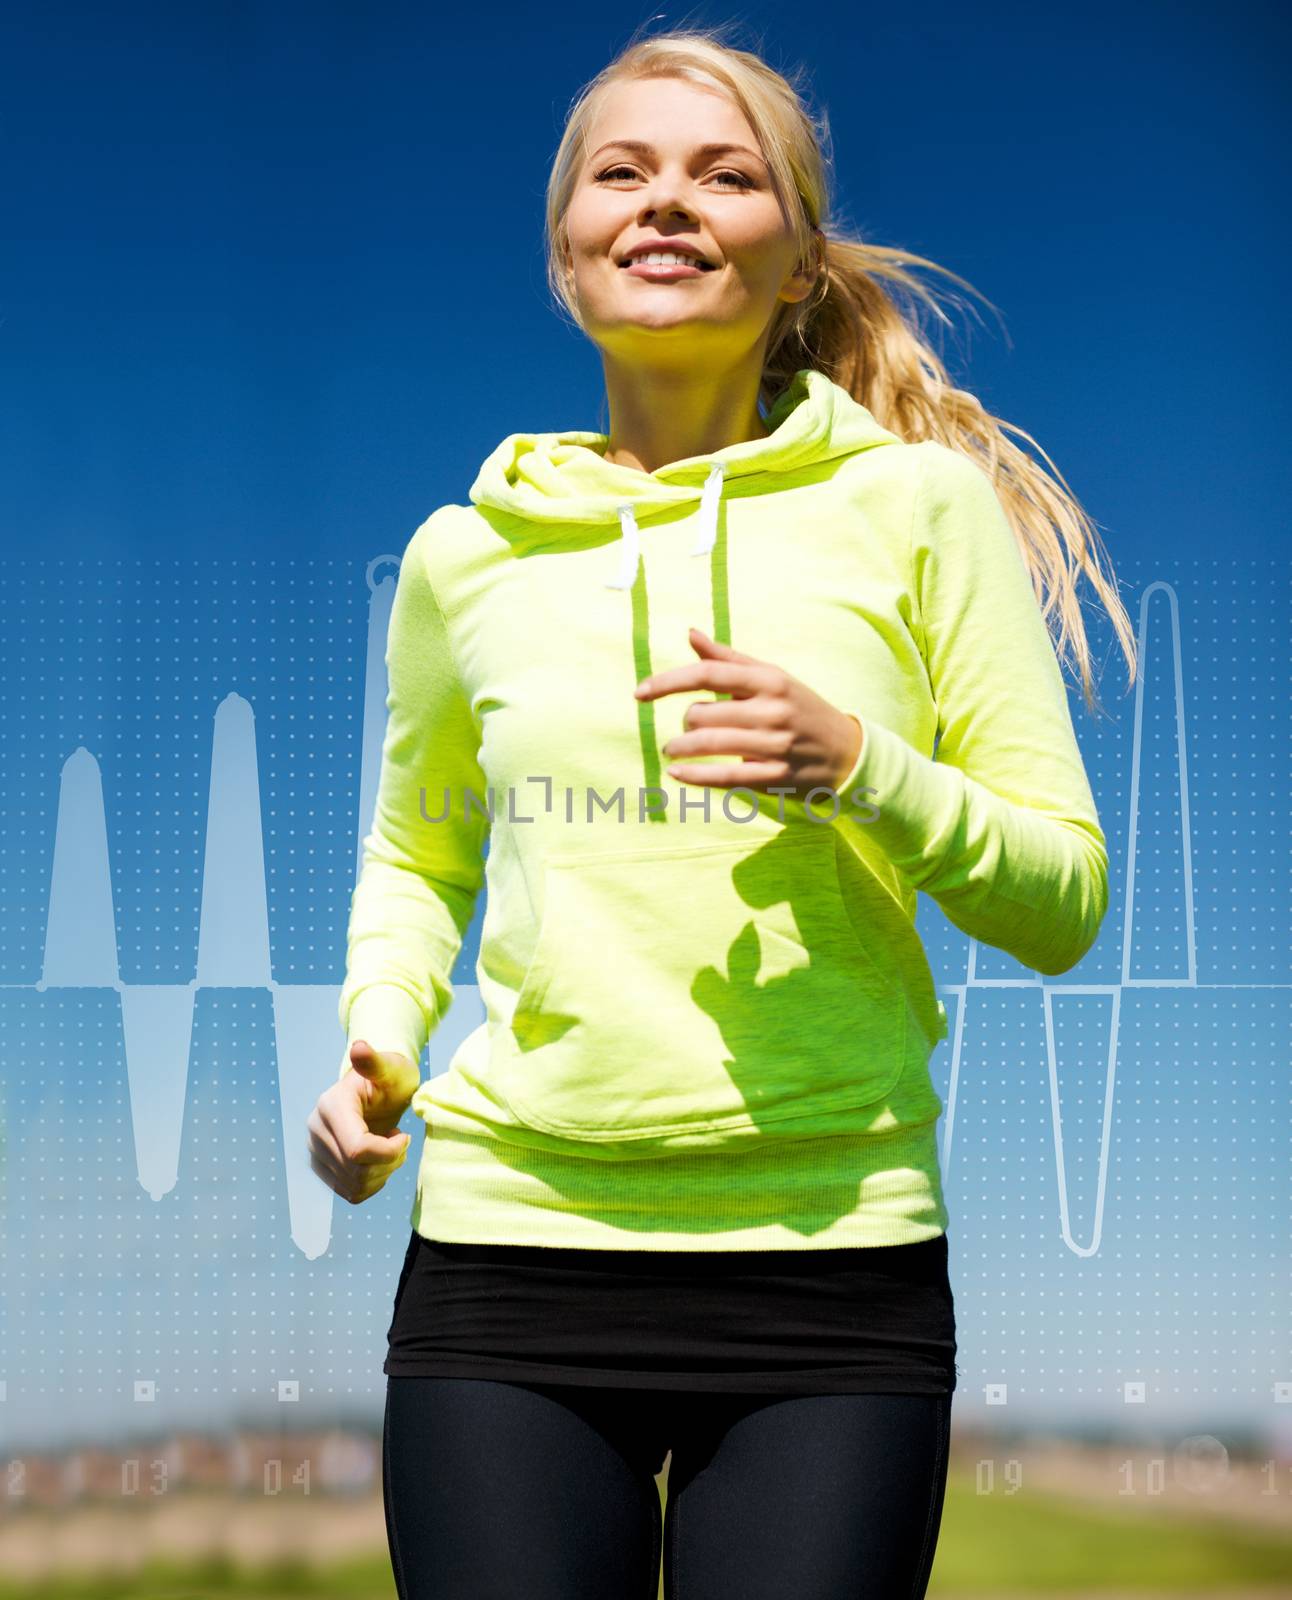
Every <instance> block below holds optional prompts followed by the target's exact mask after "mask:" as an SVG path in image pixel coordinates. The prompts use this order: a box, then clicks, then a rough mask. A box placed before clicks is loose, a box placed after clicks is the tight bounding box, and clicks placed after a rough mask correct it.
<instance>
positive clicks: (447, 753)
mask: <svg viewBox="0 0 1292 1600" xmlns="http://www.w3.org/2000/svg"><path fill="white" fill-rule="evenodd" d="M434 523H435V518H434V515H432V516H431V517H429V518H428V519H427V520H426V521H425V522H424V523H423V524H422V525H421V527H420V528H418V530H417V532H416V533H414V535H413V537H412V538H411V539H410V540H409V543H408V547H407V549H406V550H405V551H404V557H403V561H402V563H401V565H400V569H399V582H398V584H397V586H396V589H395V600H394V605H393V607H392V609H391V615H390V626H389V630H388V633H387V637H386V674H387V680H388V683H389V692H388V694H387V697H386V708H387V713H388V717H387V723H386V736H385V740H384V742H383V745H382V754H381V776H380V778H379V780H378V785H377V798H376V804H375V807H374V811H373V822H372V829H371V831H370V832H369V833H368V835H367V837H366V838H365V839H364V844H363V869H362V871H361V873H360V875H359V881H358V883H357V885H356V886H355V889H354V893H353V895H352V897H351V902H350V918H349V925H348V930H347V940H346V944H347V948H346V974H345V981H344V983H343V984H342V987H341V998H340V1005H339V1008H338V1010H339V1015H340V1019H341V1026H342V1028H344V1029H345V1030H346V1044H347V1050H346V1057H345V1059H344V1060H343V1062H342V1066H341V1072H340V1074H339V1076H341V1077H344V1075H345V1073H346V1072H347V1071H348V1070H349V1044H350V1042H351V1041H353V1040H354V1039H366V1040H367V1042H368V1043H369V1044H370V1045H372V1046H373V1048H374V1049H375V1050H378V1051H383V1050H390V1051H398V1052H399V1053H401V1054H402V1055H405V1056H407V1057H408V1059H409V1060H410V1061H412V1062H414V1063H417V1062H418V1061H420V1060H421V1055H422V1050H423V1048H424V1046H425V1044H426V1041H427V1039H428V1038H429V1037H430V1035H431V1033H432V1032H433V1031H434V1029H435V1027H436V1024H437V1023H438V1021H439V1019H440V1018H441V1017H442V1016H443V1015H444V1013H445V1012H446V1011H447V1010H448V1008H449V1006H450V1005H451V1004H452V999H453V985H452V981H451V977H450V974H451V973H452V970H453V963H454V961H455V959H456V958H457V954H458V951H459V950H460V949H461V947H462V941H463V939H464V938H465V937H466V931H467V928H468V927H469V926H470V923H471V917H472V915H473V913H474V910H475V902H476V897H477V895H478V894H479V892H480V887H481V884H482V883H483V881H484V856H483V849H484V842H485V839H486V837H487V835H488V832H489V819H488V817H487V816H486V815H485V814H484V812H483V809H482V808H483V804H484V801H485V798H486V782H485V776H484V773H483V772H482V771H481V769H480V766H479V763H478V760H477V752H478V749H479V734H478V730H477V727H476V724H475V720H474V718H473V716H472V712H471V706H470V703H469V701H468V699H467V696H466V694H465V692H464V690H463V688H462V685H461V683H460V681H459V678H458V673H457V667H456V664H455V662H454V659H453V652H452V648H451V645H450V642H449V638H448V633H447V629H446V624H445V620H444V615H443V613H442V611H441V610H440V607H439V602H438V601H437V599H436V596H435V592H434V589H433V588H432V586H431V581H430V576H429V573H428V570H427V561H426V543H427V541H428V540H429V539H431V538H433V537H434ZM446 787H447V789H448V791H449V795H448V799H449V808H448V813H447V816H446V817H445V820H443V821H440V822H434V821H430V822H428V821H427V820H426V817H428V816H429V817H432V818H434V817H438V816H440V815H441V814H442V813H443V812H444V811H445V793H444V791H445V789H446ZM467 788H470V789H471V790H472V791H473V792H474V794H475V795H476V796H477V797H478V798H479V802H480V804H476V803H475V802H474V801H473V802H472V804H471V807H470V819H469V820H465V819H464V803H465V801H464V791H465V790H466V789H467Z"/></svg>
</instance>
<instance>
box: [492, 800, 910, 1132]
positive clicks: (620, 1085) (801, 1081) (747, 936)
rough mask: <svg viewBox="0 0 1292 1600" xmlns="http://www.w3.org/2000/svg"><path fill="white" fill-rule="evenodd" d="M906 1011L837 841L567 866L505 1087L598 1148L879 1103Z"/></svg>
mask: <svg viewBox="0 0 1292 1600" xmlns="http://www.w3.org/2000/svg"><path fill="white" fill-rule="evenodd" d="M903 1006H904V1001H903V997H902V993H901V990H900V988H899V987H898V986H897V982H896V979H894V978H890V977H888V976H886V975H885V974H884V972H882V971H881V970H880V966H879V965H878V964H877V963H876V961H875V960H874V959H873V958H872V956H871V954H870V953H869V952H868V951H867V949H866V944H865V937H864V932H863V931H859V928H858V926H857V925H856V924H854V921H853V919H852V917H851V916H850V915H849V912H848V908H847V906H846V905H845V904H844V900H843V895H842V892H841V889H840V885H839V877H838V871H837V868H836V864H835V841H834V830H833V829H832V828H829V827H827V826H826V825H824V824H820V825H818V824H804V825H803V826H802V827H801V828H794V827H791V828H787V829H784V830H782V831H781V832H780V833H778V834H776V835H774V836H772V837H771V838H770V839H769V838H768V837H767V836H766V835H762V836H760V837H759V838H758V839H752V840H749V841H745V840H739V841H735V842H725V843H721V844H706V845H679V846H674V847H671V848H669V847H665V848H663V849H661V848H654V849H649V850H614V851H605V852H598V853H596V854H588V855H580V856H577V857H568V858H549V859H548V861H547V862H546V863H545V866H544V897H543V912H542V919H541V923H540V927H539V935H538V940H537V943H536V945H535V947H534V953H533V958H532V960H531V961H530V964H529V966H528V968H527V969H526V972H525V976H524V979H523V981H522V983H521V988H520V992H519V995H518V997H517V1002H516V1007H515V1011H514V1013H513V1016H512V1021H511V1027H510V1030H509V1031H508V1033H507V1034H506V1036H505V1048H504V1051H503V1052H502V1055H501V1058H500V1059H499V1060H498V1061H497V1062H496V1070H497V1082H496V1084H495V1088H496V1089H497V1091H498V1093H499V1094H500V1095H501V1097H502V1098H503V1100H504V1101H505V1102H506V1103H507V1105H508V1106H509V1108H510V1109H511V1111H512V1114H513V1115H514V1116H516V1117H517V1118H518V1119H519V1120H520V1121H521V1122H523V1123H525V1124H527V1125H529V1126H532V1127H535V1128H538V1129H540V1130H543V1131H545V1132H547V1133H550V1134H555V1135H560V1136H563V1137H566V1138H572V1139H582V1140H588V1141H595V1142H599V1143H600V1142H606V1141H615V1140H634V1139H635V1140H646V1139H652V1138H662V1137H667V1136H669V1135H674V1134H686V1133H701V1132H706V1131H713V1130H719V1129H737V1128H748V1129H753V1128H757V1127H760V1126H761V1125H763V1124H764V1123H774V1122H777V1121H781V1120H784V1119H787V1118H794V1119H799V1118H809V1119H810V1118H812V1117H814V1116H816V1115H818V1114H824V1113H828V1112H831V1111H833V1110H837V1109H839V1108H842V1107H853V1106H866V1105H869V1104H871V1103H872V1102H874V1101H875V1100H877V1099H879V1098H880V1097H881V1096H882V1095H883V1094H885V1093H886V1092H887V1091H888V1090H889V1089H890V1088H891V1087H892V1086H893V1084H894V1083H895V1082H896V1080H897V1078H898V1077H899V1076H900V1073H901V1069H902V1048H903V1030H904V1016H903Z"/></svg>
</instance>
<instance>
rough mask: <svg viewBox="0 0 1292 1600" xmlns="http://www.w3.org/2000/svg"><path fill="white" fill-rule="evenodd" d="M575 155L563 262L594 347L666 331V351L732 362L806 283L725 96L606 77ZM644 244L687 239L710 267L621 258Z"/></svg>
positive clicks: (753, 143)
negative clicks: (660, 266)
mask: <svg viewBox="0 0 1292 1600" xmlns="http://www.w3.org/2000/svg"><path fill="white" fill-rule="evenodd" d="M624 141H632V143H631V144H625V142H624ZM706 145H716V146H729V147H730V148H723V149H714V150H706V149H705V148H704V147H705V146H706ZM586 152H587V153H586V155H585V157H584V160H583V162H582V165H581V168H580V170H579V174H578V177H577V180H576V183H575V188H574V193H573V197H572V199H571V201H570V206H569V210H568V212H567V215H566V222H567V228H568V232H569V253H568V255H567V258H566V259H567V263H568V264H569V266H570V267H571V268H572V271H573V279H572V288H573V293H574V297H575V300H576V303H577V305H578V308H579V313H580V316H581V318H582V320H583V325H584V328H585V330H586V331H587V334H588V336H589V338H591V339H592V340H593V341H594V342H595V343H597V344H598V345H600V346H602V347H603V348H605V349H606V350H607V351H609V352H611V353H613V354H615V355H616V356H618V357H619V358H621V359H629V360H631V359H632V355H633V352H634V351H636V352H638V353H639V354H640V353H642V341H643V340H651V341H653V345H652V354H653V355H656V356H658V355H659V354H660V353H661V350H660V341H670V342H671V343H672V344H673V345H674V346H675V347H676V352H677V355H678V358H679V360H681V359H682V358H683V357H686V358H687V359H688V361H689V360H693V359H694V356H695V354H696V347H697V345H698V346H700V347H701V349H702V350H703V349H706V348H707V349H708V350H709V351H710V352H712V354H713V355H714V356H715V357H716V358H717V359H719V360H722V359H723V358H724V357H725V358H726V359H727V360H731V359H734V358H736V357H737V356H739V355H741V354H743V353H745V352H747V351H748V350H750V349H752V348H753V347H754V346H756V345H757V344H758V343H759V341H760V339H761V338H762V337H763V336H764V335H765V334H766V332H767V331H768V324H769V323H770V321H771V318H772V316H773V314H774V313H775V311H776V308H777V306H778V304H779V303H780V302H781V301H782V300H788V301H798V300H801V299H803V298H804V297H805V296H806V295H807V294H809V293H810V292H811V289H812V283H813V278H812V276H811V273H810V272H809V274H807V275H802V274H799V275H796V274H795V271H794V269H795V266H796V264H797V262H798V251H797V247H796V244H795V240H794V237H793V234H792V233H791V231H790V225H789V220H788V218H787V217H786V215H785V213H784V211H783V210H782V207H781V204H780V201H779V200H778V199H777V197H776V194H775V192H774V190H773V188H772V178H771V172H770V170H769V168H768V167H767V165H766V163H765V162H764V161H763V159H762V156H761V155H760V154H759V150H758V141H757V139H756V138H755V136H754V133H753V130H752V129H751V128H750V126H749V124H748V122H746V120H745V118H744V116H743V114H742V113H741V112H740V111H739V110H738V109H737V108H736V106H735V105H734V104H733V103H732V102H731V101H730V100H728V99H727V98H726V97H725V95H721V94H718V93H717V92H715V91H714V90H711V89H706V88H702V87H701V86H700V85H698V84H695V83H690V82H688V81H686V80H684V79H681V78H645V79H638V80H635V81H632V82H626V83H617V84H614V85H613V86H612V87H611V89H610V91H609V92H608V94H607V95H606V97H605V98H604V99H603V101H602V103H601V106H600V108H599V110H598V112H597V114H596V115H595V116H594V118H593V120H592V123H591V125H590V126H589V129H588V134H587V140H586ZM655 240H667V241H669V242H671V243H676V244H678V245H689V246H690V247H691V248H693V249H695V250H699V251H700V252H701V253H702V255H703V256H704V258H705V260H706V261H707V262H709V263H711V267H710V268H709V269H708V270H695V269H690V270H687V271H684V272H671V273H668V272H656V273H655V274H652V273H651V271H650V269H649V268H646V267H644V266H638V267H634V268H630V267H626V266H624V265H623V262H624V258H625V256H626V255H627V253H628V252H629V251H630V250H633V249H635V248H636V247H638V246H641V245H643V244H646V243H650V242H653V241H655Z"/></svg>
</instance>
